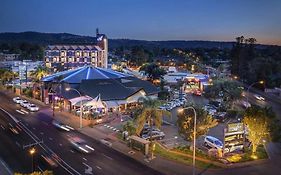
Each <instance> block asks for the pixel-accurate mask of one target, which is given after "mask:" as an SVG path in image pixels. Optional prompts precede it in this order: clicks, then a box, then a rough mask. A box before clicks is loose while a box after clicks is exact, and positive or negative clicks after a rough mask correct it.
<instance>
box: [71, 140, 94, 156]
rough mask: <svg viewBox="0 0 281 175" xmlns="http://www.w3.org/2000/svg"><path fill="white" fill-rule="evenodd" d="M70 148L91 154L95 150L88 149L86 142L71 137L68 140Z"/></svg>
mask: <svg viewBox="0 0 281 175" xmlns="http://www.w3.org/2000/svg"><path fill="white" fill-rule="evenodd" d="M68 140H69V142H70V143H71V145H72V147H73V148H74V149H76V150H77V151H79V152H82V153H91V152H93V151H94V150H95V149H94V148H92V147H90V146H89V145H88V144H87V142H86V141H85V140H83V139H81V138H79V137H72V138H69V139H68Z"/></svg>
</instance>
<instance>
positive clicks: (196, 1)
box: [0, 0, 281, 45]
mask: <svg viewBox="0 0 281 175" xmlns="http://www.w3.org/2000/svg"><path fill="white" fill-rule="evenodd" d="M97 27H98V28H99V29H100V32H101V33H105V34H107V35H108V37H109V38H128V39H144V40H217V41H233V40H234V38H235V37H237V36H240V35H244V36H245V37H254V38H256V39H257V41H258V43H264V44H278V45H281V0H99V1H98V0H79V1H78V0H1V1H0V32H23V31H38V32H49V33H53V32H55V33H62V32H66V33H73V34H81V35H90V36H93V35H95V29H96V28H97Z"/></svg>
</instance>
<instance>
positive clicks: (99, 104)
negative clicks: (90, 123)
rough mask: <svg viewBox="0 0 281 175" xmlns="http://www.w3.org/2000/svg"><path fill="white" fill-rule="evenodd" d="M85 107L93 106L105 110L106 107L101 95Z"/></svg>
mask: <svg viewBox="0 0 281 175" xmlns="http://www.w3.org/2000/svg"><path fill="white" fill-rule="evenodd" d="M84 105H85V106H92V107H93V108H95V109H96V108H104V105H103V103H102V101H101V98H100V95H98V96H97V97H96V98H94V99H92V100H91V101H88V102H87V103H85V104H84Z"/></svg>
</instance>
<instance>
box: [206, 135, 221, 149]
mask: <svg viewBox="0 0 281 175" xmlns="http://www.w3.org/2000/svg"><path fill="white" fill-rule="evenodd" d="M204 145H205V146H209V147H212V148H216V149H223V143H222V141H220V140H219V139H217V138H215V137H213V136H206V137H205V139H204Z"/></svg>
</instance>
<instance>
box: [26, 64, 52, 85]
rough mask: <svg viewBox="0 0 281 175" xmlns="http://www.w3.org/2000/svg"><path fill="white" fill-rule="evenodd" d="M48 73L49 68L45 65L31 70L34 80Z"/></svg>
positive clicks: (37, 80)
mask: <svg viewBox="0 0 281 175" xmlns="http://www.w3.org/2000/svg"><path fill="white" fill-rule="evenodd" d="M48 74H49V69H48V68H47V67H42V66H38V67H37V69H36V70H35V71H32V72H31V74H30V75H31V77H32V78H33V81H34V82H39V81H40V80H41V79H42V78H43V77H44V76H46V75H48Z"/></svg>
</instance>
